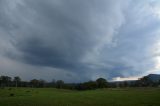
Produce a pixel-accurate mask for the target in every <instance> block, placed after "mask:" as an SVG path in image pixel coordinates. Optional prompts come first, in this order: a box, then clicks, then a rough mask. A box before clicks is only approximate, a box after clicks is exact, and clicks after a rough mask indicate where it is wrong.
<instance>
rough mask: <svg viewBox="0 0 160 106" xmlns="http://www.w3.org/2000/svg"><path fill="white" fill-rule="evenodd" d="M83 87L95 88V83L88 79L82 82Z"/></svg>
mask: <svg viewBox="0 0 160 106" xmlns="http://www.w3.org/2000/svg"><path fill="white" fill-rule="evenodd" d="M82 86H83V89H84V90H86V89H90V90H91V89H96V88H97V83H96V82H95V81H88V82H85V83H83V84H82Z"/></svg>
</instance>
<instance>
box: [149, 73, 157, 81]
mask: <svg viewBox="0 0 160 106" xmlns="http://www.w3.org/2000/svg"><path fill="white" fill-rule="evenodd" d="M147 77H148V78H149V79H150V80H152V81H153V82H157V81H159V80H160V75H159V74H149V75H147Z"/></svg>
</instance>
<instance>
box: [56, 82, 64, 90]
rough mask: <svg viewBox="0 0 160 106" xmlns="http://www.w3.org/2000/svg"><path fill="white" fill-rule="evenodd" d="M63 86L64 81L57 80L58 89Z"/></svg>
mask: <svg viewBox="0 0 160 106" xmlns="http://www.w3.org/2000/svg"><path fill="white" fill-rule="evenodd" d="M63 86H64V81H62V80H57V81H56V87H57V88H60V89H61V88H63Z"/></svg>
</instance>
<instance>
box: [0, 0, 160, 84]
mask: <svg viewBox="0 0 160 106" xmlns="http://www.w3.org/2000/svg"><path fill="white" fill-rule="evenodd" d="M0 3H1V4H0V19H1V20H0V34H1V35H0V37H1V38H2V39H1V40H0V41H3V43H0V49H1V50H3V51H2V52H0V53H1V55H2V54H3V55H2V56H5V57H6V58H9V59H11V60H12V61H15V62H21V63H23V64H26V65H27V66H28V65H29V66H31V67H34V68H36V69H39V68H40V67H41V68H44V67H49V68H51V69H48V68H47V69H46V68H44V71H45V72H46V73H47V72H49V73H50V70H52V69H54V70H53V73H54V72H56V75H57V76H58V77H59V78H62V79H65V80H67V79H66V78H67V76H68V77H70V78H71V76H72V77H73V79H68V81H72V80H74V78H77V76H79V79H78V80H77V81H82V79H83V80H87V79H95V78H96V77H106V78H108V79H112V78H113V77H119V76H123V77H127V76H136V75H142V74H145V73H146V72H148V71H150V70H151V69H153V68H154V65H155V64H156V62H155V61H154V60H153V58H152V55H153V54H152V51H150V50H151V49H152V48H153V45H154V44H155V43H156V40H157V39H158V36H157V35H158V33H159V32H158V31H157V30H158V29H159V22H160V19H159V18H157V17H156V16H154V13H152V11H151V7H152V6H153V2H150V1H146V2H144V1H132V0H125V1H124V0H123V1H122V0H119V1H114V0H107V1H106V0H101V1H97V0H81V1H80V0H54V1H50V0H45V1H44V0H37V1H33V0H13V1H9V0H1V1H0ZM142 7H144V8H142ZM25 67H26V66H25ZM21 69H23V67H21ZM56 69H57V70H63V71H59V73H58V72H57V71H56ZM32 70H33V69H32V68H31V71H32ZM31 71H30V72H29V73H31ZM8 73H9V72H8ZM34 73H36V72H35V71H34ZM42 73H43V72H42V71H41V72H40V73H39V74H38V75H42ZM60 73H61V74H60ZM64 73H66V74H65V75H64Z"/></svg>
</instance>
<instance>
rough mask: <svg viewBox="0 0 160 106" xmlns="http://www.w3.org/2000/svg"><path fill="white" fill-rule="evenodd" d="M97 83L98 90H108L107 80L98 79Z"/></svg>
mask: <svg viewBox="0 0 160 106" xmlns="http://www.w3.org/2000/svg"><path fill="white" fill-rule="evenodd" d="M96 82H97V87H98V88H106V87H107V85H108V82H107V80H106V79H104V78H98V79H97V80H96Z"/></svg>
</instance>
